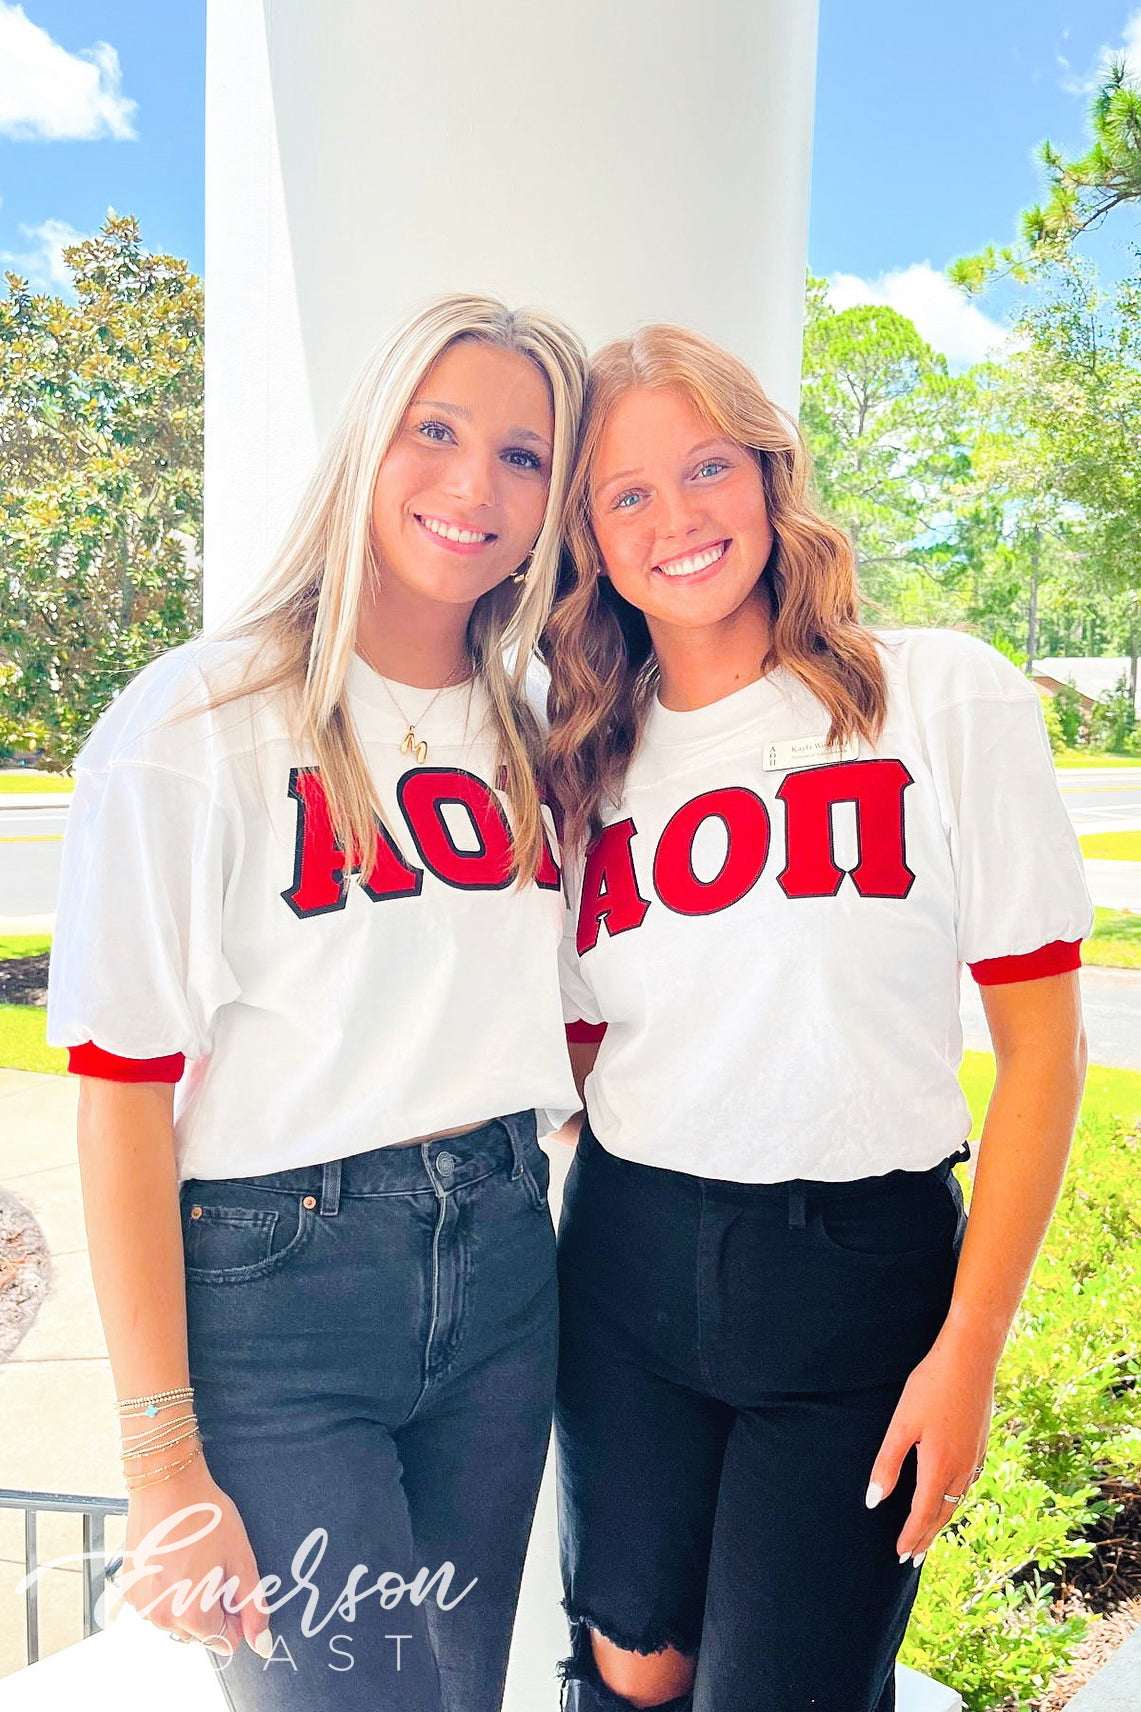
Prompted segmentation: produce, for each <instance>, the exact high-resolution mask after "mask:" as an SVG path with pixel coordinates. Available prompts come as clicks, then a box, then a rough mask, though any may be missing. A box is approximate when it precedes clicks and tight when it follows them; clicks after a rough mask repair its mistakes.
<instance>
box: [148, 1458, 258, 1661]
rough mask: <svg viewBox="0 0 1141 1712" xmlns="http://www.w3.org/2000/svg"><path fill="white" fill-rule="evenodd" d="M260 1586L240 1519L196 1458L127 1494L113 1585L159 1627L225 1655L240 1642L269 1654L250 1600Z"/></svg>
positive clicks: (231, 1504)
mask: <svg viewBox="0 0 1141 1712" xmlns="http://www.w3.org/2000/svg"><path fill="white" fill-rule="evenodd" d="M183 1512H185V1514H182V1513H183ZM227 1583H229V1584H230V1586H229V1588H228V1589H227V1586H226V1584H227ZM257 1584H258V1571H257V1565H256V1563H255V1562H254V1554H253V1550H252V1548H251V1546H250V1542H249V1539H248V1537H247V1535H246V1529H245V1524H244V1523H243V1521H242V1518H241V1517H240V1516H239V1514H238V1511H237V1507H236V1506H235V1504H234V1502H233V1500H232V1499H231V1498H228V1497H227V1495H226V1494H225V1493H224V1492H223V1491H222V1489H221V1487H220V1486H218V1485H216V1484H215V1482H214V1480H213V1479H212V1478H211V1476H210V1471H209V1469H208V1468H207V1467H206V1464H205V1462H204V1460H203V1458H202V1457H201V1456H199V1457H198V1458H197V1459H196V1461H195V1462H193V1463H192V1464H191V1465H190V1467H189V1468H187V1469H184V1470H183V1471H182V1472H181V1473H180V1474H177V1475H175V1476H174V1477H173V1478H172V1479H169V1480H164V1481H162V1482H161V1483H159V1484H156V1485H154V1486H146V1487H143V1488H142V1489H141V1490H140V1491H137V1492H133V1493H132V1494H131V1499H130V1508H129V1511H128V1514H127V1538H126V1546H125V1548H124V1553H123V1570H122V1573H121V1575H120V1576H119V1578H118V1586H119V1589H120V1591H121V1592H122V1594H123V1597H124V1598H125V1599H126V1601H127V1603H128V1604H130V1605H133V1606H134V1608H135V1610H136V1611H139V1612H140V1613H141V1614H142V1615H143V1616H144V1617H147V1618H148V1619H149V1621H150V1622H152V1623H154V1624H155V1625H156V1627H158V1628H160V1629H164V1630H166V1631H167V1633H168V1634H172V1635H175V1636H178V1637H180V1638H184V1639H186V1640H195V1641H202V1642H204V1643H205V1644H206V1645H207V1646H209V1647H211V1648H212V1650H213V1651H215V1652H218V1653H225V1654H227V1655H228V1656H232V1655H233V1654H234V1653H235V1652H236V1651H237V1649H238V1647H239V1646H240V1645H241V1643H242V1642H243V1640H244V1641H245V1642H246V1644H247V1645H248V1646H250V1647H252V1648H253V1650H254V1651H255V1652H256V1653H258V1654H259V1655H260V1656H261V1657H262V1658H268V1657H269V1656H270V1653H271V1651H272V1648H273V1642H272V1639H271V1636H270V1632H269V1617H268V1615H267V1613H266V1611H265V1608H264V1605H262V1604H261V1602H260V1600H256V1599H253V1598H250V1595H251V1594H252V1593H253V1592H254V1589H255V1588H256V1587H257ZM223 1597H224V1600H225V1603H224V1605H223V1604H221V1603H219V1599H220V1598H223Z"/></svg>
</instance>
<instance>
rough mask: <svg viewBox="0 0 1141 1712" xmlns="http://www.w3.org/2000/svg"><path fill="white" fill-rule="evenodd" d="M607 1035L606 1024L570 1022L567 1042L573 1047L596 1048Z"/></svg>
mask: <svg viewBox="0 0 1141 1712" xmlns="http://www.w3.org/2000/svg"><path fill="white" fill-rule="evenodd" d="M605 1033H606V1024H605V1023H604V1022H568V1023H567V1042H568V1044H569V1045H571V1046H595V1045H597V1043H598V1042H599V1041H600V1040H601V1039H602V1037H603V1035H604V1034H605Z"/></svg>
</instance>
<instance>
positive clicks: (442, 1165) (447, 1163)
mask: <svg viewBox="0 0 1141 1712" xmlns="http://www.w3.org/2000/svg"><path fill="white" fill-rule="evenodd" d="M455 1168H456V1162H455V1160H454V1159H453V1157H452V1155H451V1154H450V1153H437V1155H436V1170H437V1171H438V1172H439V1173H440V1176H441V1177H450V1176H451V1174H452V1172H453V1171H454V1170H455Z"/></svg>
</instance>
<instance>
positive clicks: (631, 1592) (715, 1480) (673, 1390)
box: [556, 1125, 965, 1712]
mask: <svg viewBox="0 0 1141 1712" xmlns="http://www.w3.org/2000/svg"><path fill="white" fill-rule="evenodd" d="M950 1165H951V1162H950V1161H945V1162H944V1163H943V1164H942V1165H940V1166H937V1167H936V1168H935V1169H934V1170H931V1171H925V1172H904V1171H894V1172H890V1173H888V1174H887V1175H886V1176H883V1177H873V1178H864V1179H861V1180H860V1181H857V1182H850V1183H807V1182H806V1183H780V1184H764V1185H757V1184H737V1183H728V1182H723V1181H719V1180H716V1179H712V1178H699V1177H693V1176H690V1175H688V1174H686V1173H684V1172H677V1171H667V1170H659V1169H656V1168H654V1167H652V1166H645V1165H636V1164H631V1163H629V1162H627V1161H625V1160H621V1159H617V1158H615V1157H614V1156H612V1155H610V1154H608V1153H606V1152H605V1150H604V1149H603V1148H602V1147H601V1145H600V1144H599V1142H598V1141H597V1140H596V1139H595V1138H594V1136H593V1135H592V1134H591V1133H590V1130H589V1128H588V1127H586V1126H585V1125H584V1128H583V1136H582V1140H581V1141H580V1143H579V1149H578V1153H577V1155H576V1158H575V1161H574V1164H573V1165H572V1167H571V1172H570V1176H569V1178H568V1180H567V1186H566V1191H565V1194H564V1199H563V1213H562V1221H561V1224H560V1229H559V1276H560V1292H561V1309H560V1316H561V1329H560V1363H559V1391H558V1403H557V1408H556V1428H557V1444H558V1456H559V1502H560V1536H561V1550H562V1562H563V1579H564V1587H565V1595H566V1599H565V1602H566V1609H567V1612H568V1615H569V1617H570V1619H571V1631H572V1639H573V1652H572V1657H571V1658H570V1660H568V1662H567V1664H566V1665H565V1666H564V1667H563V1673H564V1678H565V1681H566V1691H565V1694H564V1705H565V1706H566V1708H567V1709H568V1712H617V1709H624V1708H627V1707H628V1706H629V1705H630V1702H628V1701H626V1700H625V1699H623V1698H622V1697H620V1696H619V1695H617V1694H614V1693H612V1692H611V1691H610V1690H609V1689H608V1688H607V1687H606V1686H605V1685H604V1684H603V1683H602V1681H601V1679H600V1678H599V1676H598V1673H597V1671H596V1669H595V1667H594V1665H593V1662H592V1655H591V1648H590V1641H589V1635H588V1633H587V1629H588V1626H589V1627H593V1628H596V1629H598V1630H599V1631H600V1632H601V1633H602V1634H604V1635H605V1636H607V1637H608V1638H609V1639H610V1640H612V1641H614V1642H615V1643H616V1644H617V1645H618V1646H620V1647H624V1648H627V1649H630V1650H633V1651H637V1652H643V1653H650V1652H655V1651H658V1650H660V1649H661V1648H663V1647H666V1646H673V1647H676V1648H678V1649H679V1650H680V1651H682V1652H684V1653H687V1654H690V1655H692V1656H693V1657H694V1659H695V1660H696V1680H695V1683H694V1688H693V1692H692V1694H687V1695H684V1696H682V1697H681V1698H680V1699H676V1700H671V1701H669V1702H668V1706H669V1708H670V1712H690V1708H692V1709H693V1712H757V1709H758V1708H763V1709H764V1712H808V1709H809V1708H814V1707H819V1708H821V1709H826V1712H892V1709H893V1708H894V1705H895V1690H894V1662H895V1655H896V1651H897V1649H898V1647H899V1644H900V1642H901V1640H902V1638H903V1632H904V1629H905V1627H906V1625H907V1619H908V1616H909V1615H910V1611H911V1606H912V1603H913V1601H914V1598H915V1593H916V1589H917V1585H918V1572H917V1571H916V1570H915V1568H914V1567H913V1566H912V1565H911V1564H907V1565H902V1566H901V1565H900V1563H899V1561H898V1555H897V1553H896V1550H895V1541H896V1538H897V1536H898V1534H899V1532H900V1530H901V1528H902V1525H903V1521H904V1518H905V1516H906V1514H907V1510H908V1508H909V1506H910V1502H911V1496H912V1491H913V1488H914V1478H915V1474H914V1461H913V1459H912V1460H909V1462H908V1463H906V1464H905V1465H904V1470H903V1475H902V1477H901V1479H900V1482H899V1485H898V1487H897V1489H896V1491H895V1492H894V1493H893V1494H892V1495H891V1497H890V1498H888V1499H887V1500H885V1501H884V1502H883V1503H882V1504H881V1505H880V1506H879V1508H878V1509H876V1510H872V1511H869V1510H868V1509H866V1508H865V1505H864V1494H865V1491H866V1489H867V1485H868V1481H869V1478H870V1474H871V1468H872V1463H873V1461H874V1459H875V1456H876V1453H877V1451H878V1450H879V1447H880V1444H881V1442H882V1439H883V1436H884V1433H885V1431H886V1428H887V1425H888V1422H889V1420H890V1418H891V1415H892V1413H893V1411H894V1409H895V1406H896V1403H897V1401H898V1399H899V1395H900V1392H901V1390H902V1388H903V1385H904V1382H905V1380H906V1378H907V1376H908V1374H909V1373H910V1371H911V1369H912V1368H913V1367H914V1366H915V1365H916V1364H917V1363H918V1362H919V1361H920V1360H921V1359H922V1358H923V1356H924V1355H925V1354H926V1353H927V1351H928V1349H929V1348H930V1346H931V1344H932V1343H933V1342H934V1340H935V1337H936V1335H937V1333H938V1331H939V1328H940V1326H941V1325H942V1323H943V1320H944V1318H945V1316H946V1313H947V1308H948V1306H949V1303H950V1297H951V1288H952V1285H953V1282H954V1275H955V1266H956V1262H957V1257H958V1251H959V1247H960V1244H961V1241H962V1232H963V1226H964V1222H965V1220H964V1215H963V1203H962V1195H961V1193H960V1190H959V1186H958V1184H957V1182H956V1181H955V1178H954V1176H953V1175H952V1172H951V1169H950Z"/></svg>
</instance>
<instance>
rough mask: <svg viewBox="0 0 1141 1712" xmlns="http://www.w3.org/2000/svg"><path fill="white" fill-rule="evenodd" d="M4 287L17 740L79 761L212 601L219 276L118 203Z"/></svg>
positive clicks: (7, 599)
mask: <svg viewBox="0 0 1141 1712" xmlns="http://www.w3.org/2000/svg"><path fill="white" fill-rule="evenodd" d="M64 253H65V259H66V261H67V264H68V267H69V268H70V270H71V272H72V276H73V279H74V289H75V301H74V302H69V301H67V300H65V299H64V298H61V297H53V296H49V295H43V294H37V293H33V292H31V291H30V290H29V289H28V286H27V283H26V282H25V281H24V280H21V279H19V278H18V277H17V276H15V275H13V274H9V275H8V276H7V280H8V296H7V297H6V298H4V299H0V578H2V579H3V584H2V586H3V602H2V604H0V743H3V744H6V745H8V746H9V747H12V748H32V749H37V750H41V751H42V752H43V758H44V761H45V763H46V764H47V765H48V766H51V767H62V766H66V765H67V764H68V762H69V761H70V760H71V759H72V757H73V756H74V754H75V753H76V750H77V749H78V748H79V746H80V744H81V743H82V741H83V738H84V737H85V735H86V733H87V732H88V730H89V729H90V727H91V726H92V724H93V723H94V721H95V720H96V718H97V717H98V716H99V714H100V713H101V712H102V711H103V709H104V708H105V707H106V705H107V703H108V702H109V701H110V700H111V698H112V697H113V695H114V694H115V692H116V691H117V690H118V689H120V688H121V687H122V685H123V684H124V683H125V682H126V681H127V680H128V679H129V678H130V677H131V676H132V675H133V674H134V673H135V672H136V671H137V670H138V669H139V668H140V667H141V666H142V665H144V664H145V663H146V662H147V661H148V660H149V659H151V658H153V657H154V656H155V655H156V654H157V653H159V652H161V651H162V650H163V649H164V648H167V647H170V646H171V645H173V644H174V643H176V642H179V641H182V640H184V639H185V638H186V637H187V636H189V635H190V634H192V632H193V631H194V630H195V629H196V628H197V626H198V624H199V622H200V610H201V575H200V568H199V558H200V552H201V536H202V345H203V318H202V288H201V283H200V281H199V280H198V279H197V278H195V276H194V275H193V274H191V273H190V272H189V270H188V269H187V267H186V264H185V263H184V262H182V261H179V260H177V259H176V258H174V257H172V256H166V255H152V254H149V253H148V252H147V251H145V250H144V249H143V247H142V244H141V241H140V237H139V230H138V226H137V223H136V222H135V221H134V220H132V219H126V218H119V217H111V218H109V219H108V221H107V223H106V225H105V226H104V228H103V230H102V232H101V233H99V234H98V235H97V236H95V237H93V238H90V239H87V240H85V241H84V242H83V243H80V244H76V245H74V246H73V247H71V248H70V249H68V250H66V251H65V252H64Z"/></svg>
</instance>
